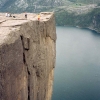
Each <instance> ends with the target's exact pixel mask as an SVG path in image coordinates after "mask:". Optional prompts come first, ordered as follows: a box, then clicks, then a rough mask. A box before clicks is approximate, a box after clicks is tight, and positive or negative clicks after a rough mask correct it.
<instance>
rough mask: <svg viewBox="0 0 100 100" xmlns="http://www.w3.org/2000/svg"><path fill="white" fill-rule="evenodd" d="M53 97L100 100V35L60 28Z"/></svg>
mask: <svg viewBox="0 0 100 100" xmlns="http://www.w3.org/2000/svg"><path fill="white" fill-rule="evenodd" d="M56 52H57V54H56V68H55V75H54V86H53V95H52V100H100V34H99V33H96V32H93V31H91V30H88V29H79V28H75V27H57V43H56Z"/></svg>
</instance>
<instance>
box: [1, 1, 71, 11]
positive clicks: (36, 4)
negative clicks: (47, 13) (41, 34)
mask: <svg viewBox="0 0 100 100" xmlns="http://www.w3.org/2000/svg"><path fill="white" fill-rule="evenodd" d="M70 3H71V2H70V1H68V0H1V1H0V11H2V12H7V11H10V12H24V11H28V12H40V11H44V10H48V9H51V8H54V7H57V6H64V5H68V4H70Z"/></svg>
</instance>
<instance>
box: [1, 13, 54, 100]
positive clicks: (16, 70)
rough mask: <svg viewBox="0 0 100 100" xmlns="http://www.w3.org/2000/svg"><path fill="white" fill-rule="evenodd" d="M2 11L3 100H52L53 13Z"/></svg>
mask: <svg viewBox="0 0 100 100" xmlns="http://www.w3.org/2000/svg"><path fill="white" fill-rule="evenodd" d="M13 16H15V17H5V14H2V13H1V14H0V100H51V95H52V85H53V72H54V67H55V56H56V51H55V48H56V28H55V19H54V13H52V12H43V13H41V14H40V16H41V17H40V21H38V20H37V15H36V14H32V13H28V14H27V19H26V18H25V16H24V14H14V15H13Z"/></svg>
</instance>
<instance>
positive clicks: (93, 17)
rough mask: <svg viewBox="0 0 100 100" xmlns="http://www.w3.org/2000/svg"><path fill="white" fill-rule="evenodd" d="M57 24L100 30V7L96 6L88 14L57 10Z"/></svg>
mask: <svg viewBox="0 0 100 100" xmlns="http://www.w3.org/2000/svg"><path fill="white" fill-rule="evenodd" d="M56 24H57V25H60V26H64V25H67V26H79V27H82V28H88V27H92V28H95V29H98V30H99V31H100V8H95V9H93V10H92V11H91V12H89V13H87V14H81V15H75V13H68V12H67V11H65V10H63V9H61V10H60V11H57V12H56Z"/></svg>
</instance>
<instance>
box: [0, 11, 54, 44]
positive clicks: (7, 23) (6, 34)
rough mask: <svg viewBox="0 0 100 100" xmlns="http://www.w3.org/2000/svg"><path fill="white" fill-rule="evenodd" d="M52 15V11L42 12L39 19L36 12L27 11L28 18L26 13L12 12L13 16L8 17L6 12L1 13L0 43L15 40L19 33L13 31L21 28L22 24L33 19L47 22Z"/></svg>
mask: <svg viewBox="0 0 100 100" xmlns="http://www.w3.org/2000/svg"><path fill="white" fill-rule="evenodd" d="M52 15H53V13H52V12H41V13H40V20H39V21H38V14H35V13H27V18H25V13H21V14H12V15H11V17H6V13H0V45H1V44H2V43H8V44H9V43H10V42H13V40H14V39H13V38H15V37H17V36H18V34H14V33H13V34H11V33H12V32H14V31H16V30H20V29H19V28H20V26H21V25H22V24H24V23H27V22H31V21H37V22H45V21H48V20H49V19H50V18H51V16H52ZM12 35H15V36H12Z"/></svg>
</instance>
